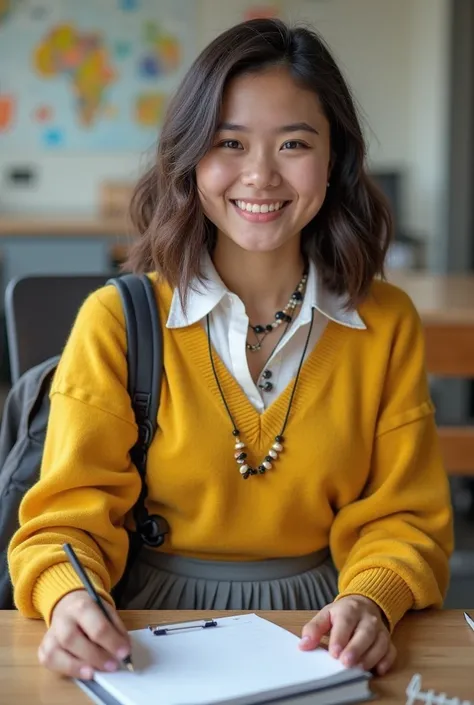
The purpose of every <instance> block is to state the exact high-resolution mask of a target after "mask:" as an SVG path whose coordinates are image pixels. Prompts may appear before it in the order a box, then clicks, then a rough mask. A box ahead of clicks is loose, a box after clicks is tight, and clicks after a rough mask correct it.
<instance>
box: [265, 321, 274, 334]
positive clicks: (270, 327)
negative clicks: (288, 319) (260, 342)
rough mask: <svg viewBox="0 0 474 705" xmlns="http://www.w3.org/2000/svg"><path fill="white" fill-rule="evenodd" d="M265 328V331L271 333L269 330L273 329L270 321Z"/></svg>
mask: <svg viewBox="0 0 474 705" xmlns="http://www.w3.org/2000/svg"><path fill="white" fill-rule="evenodd" d="M265 330H266V331H267V333H271V332H272V330H273V326H272V324H271V323H269V324H268V326H265Z"/></svg>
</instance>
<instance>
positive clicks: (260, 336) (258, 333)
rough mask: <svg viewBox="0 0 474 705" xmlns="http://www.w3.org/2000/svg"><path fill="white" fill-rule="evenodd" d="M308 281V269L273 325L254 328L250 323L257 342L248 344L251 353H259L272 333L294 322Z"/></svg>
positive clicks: (276, 316)
mask: <svg viewBox="0 0 474 705" xmlns="http://www.w3.org/2000/svg"><path fill="white" fill-rule="evenodd" d="M307 281H308V269H307V268H306V269H305V271H304V272H303V276H302V277H301V280H300V282H299V284H298V286H297V287H296V289H295V290H294V292H293V293H292V294H291V296H290V298H289V300H288V303H287V304H286V306H285V308H283V309H282V310H281V311H277V312H276V313H275V320H274V321H272V322H271V323H268V324H267V325H263V324H262V323H258V324H257V325H256V326H253V325H252V324H251V323H249V328H250V329H251V330H252V331H253V333H254V335H255V338H256V340H257V342H256V343H254V344H253V345H252V344H251V343H247V350H249V352H257V351H258V350H261V349H262V344H263V341H264V340H265V338H266V337H267V335H269V334H270V333H273V331H274V330H277V329H278V328H279V326H281V325H282V324H283V323H287V324H289V323H291V321H292V320H293V316H294V313H295V310H296V308H297V307H298V306H301V304H302V302H303V296H304V291H305V288H306V282H307Z"/></svg>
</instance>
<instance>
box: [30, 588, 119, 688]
mask: <svg viewBox="0 0 474 705" xmlns="http://www.w3.org/2000/svg"><path fill="white" fill-rule="evenodd" d="M105 607H106V608H107V610H108V611H109V612H110V615H111V617H112V620H113V623H114V626H112V624H110V622H108V621H107V619H106V618H105V617H104V615H103V614H102V612H101V611H100V609H99V608H98V607H97V605H96V604H95V603H94V601H93V600H92V599H91V598H90V597H89V595H88V594H87V592H86V591H85V590H76V591H75V592H70V593H68V594H67V595H65V596H64V597H63V598H62V599H61V600H59V602H58V603H57V605H56V607H55V608H54V610H53V615H52V620H51V626H50V628H49V629H48V631H47V632H46V634H45V636H44V638H43V641H42V642H41V645H40V647H39V650H38V657H39V660H40V663H41V664H42V665H43V666H46V667H47V668H49V669H50V670H51V671H56V672H58V673H61V674H62V675H64V676H71V677H72V678H82V679H83V680H89V679H91V678H92V677H93V675H94V671H115V670H116V669H117V668H118V665H119V662H120V661H121V660H122V659H124V658H125V657H126V656H128V655H129V654H130V639H129V636H128V633H127V630H126V629H125V627H124V625H123V623H122V622H121V620H120V618H119V616H118V614H117V612H116V611H115V610H114V609H113V607H110V606H109V605H107V604H106V605H105Z"/></svg>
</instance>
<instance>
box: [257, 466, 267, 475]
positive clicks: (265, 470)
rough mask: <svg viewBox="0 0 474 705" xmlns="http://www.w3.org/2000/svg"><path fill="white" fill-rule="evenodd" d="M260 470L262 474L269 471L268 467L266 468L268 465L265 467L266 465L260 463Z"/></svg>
mask: <svg viewBox="0 0 474 705" xmlns="http://www.w3.org/2000/svg"><path fill="white" fill-rule="evenodd" d="M258 472H259V473H260V475H263V474H264V473H266V472H267V469H266V467H265V466H264V465H259V466H258Z"/></svg>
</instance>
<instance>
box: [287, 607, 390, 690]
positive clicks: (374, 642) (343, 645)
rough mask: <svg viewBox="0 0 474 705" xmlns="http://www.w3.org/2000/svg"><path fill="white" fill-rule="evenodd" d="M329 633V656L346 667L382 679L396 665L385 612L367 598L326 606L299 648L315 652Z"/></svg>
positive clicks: (311, 624) (307, 627)
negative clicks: (383, 613)
mask: <svg viewBox="0 0 474 705" xmlns="http://www.w3.org/2000/svg"><path fill="white" fill-rule="evenodd" d="M329 632H331V634H330V637H329V653H330V654H331V656H334V658H338V659H340V660H341V661H342V663H343V664H344V665H345V666H360V667H361V668H363V669H364V670H365V671H370V670H372V669H375V670H376V671H377V674H378V675H379V676H382V675H384V674H385V673H387V671H388V670H389V669H390V668H391V667H392V665H393V663H394V661H395V657H396V654H397V652H396V649H395V647H394V645H393V644H392V642H391V639H390V634H389V631H388V629H387V627H386V626H385V623H384V619H383V616H382V611H381V609H380V607H378V606H377V605H376V604H375V602H373V601H372V600H369V598H368V597H363V596H362V595H348V596H347V597H341V599H340V600H337V602H332V603H331V604H330V605H326V607H324V608H323V609H322V610H321V611H320V612H318V614H317V615H316V617H313V619H312V620H311V621H310V622H308V624H306V625H305V626H304V627H303V634H302V640H301V645H300V648H301V649H303V650H305V651H308V650H310V649H315V648H316V647H317V646H318V645H319V644H320V642H321V639H322V637H323V636H325V635H326V634H328V633H329Z"/></svg>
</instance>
